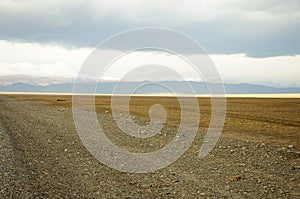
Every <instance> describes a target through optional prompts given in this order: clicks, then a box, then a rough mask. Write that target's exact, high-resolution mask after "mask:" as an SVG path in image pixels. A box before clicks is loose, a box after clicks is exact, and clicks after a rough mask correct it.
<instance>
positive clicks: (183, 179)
mask: <svg viewBox="0 0 300 199" xmlns="http://www.w3.org/2000/svg"><path fill="white" fill-rule="evenodd" d="M98 117H99V118H100V120H101V121H102V123H103V124H105V125H104V128H105V131H106V133H107V136H108V137H110V138H111V140H112V141H113V142H115V143H116V144H118V145H119V146H120V147H123V148H125V149H127V150H129V151H149V150H150V151H151V150H155V149H157V148H159V147H161V146H162V145H163V144H164V143H166V142H168V140H169V139H170V138H171V137H172V135H173V132H174V131H175V130H174V127H172V126H167V127H166V128H164V129H163V131H162V135H161V136H164V137H166V138H165V139H164V142H161V141H155V140H149V142H144V141H143V140H142V139H136V140H130V139H131V138H129V137H128V136H127V137H126V136H124V135H122V133H120V130H119V129H118V128H117V127H116V125H115V123H114V122H113V121H112V116H111V115H110V114H99V115H98ZM250 119H251V118H250ZM136 120H137V122H138V123H143V122H145V121H146V120H145V118H142V117H141V118H136ZM264 122H265V121H264ZM271 122H272V121H271ZM100 123H101V122H100ZM295 124H296V123H294V124H293V126H292V127H287V128H291V129H292V130H293V131H295V132H298V133H299V126H297V125H295ZM274 125H275V124H274ZM280 125H281V124H280ZM282 125H284V126H285V127H286V126H288V125H289V124H286V123H284V124H282ZM205 133H206V129H204V128H200V129H199V132H198V135H197V137H196V139H195V141H194V142H193V144H192V146H191V147H190V149H189V150H188V151H187V152H186V153H185V154H184V155H183V156H182V157H181V158H180V159H178V160H177V161H176V162H175V163H173V164H171V165H170V166H168V167H167V168H164V169H162V170H159V171H156V172H154V173H148V174H130V173H122V172H120V171H116V170H114V169H111V168H109V167H107V166H105V165H103V164H102V163H100V162H99V161H97V160H96V159H95V158H94V157H93V156H92V155H91V154H90V153H89V152H88V151H87V150H86V149H85V147H84V146H83V144H82V143H81V141H80V139H79V137H78V135H77V133H76V130H75V126H74V122H73V118H72V109H71V108H67V107H59V106H49V105H47V104H46V103H43V102H34V101H29V100H24V99H18V98H10V97H7V96H1V95H0V158H1V159H0V162H1V164H0V198H300V153H299V148H298V147H299V145H297V143H296V145H295V144H285V145H284V146H280V145H274V144H272V145H271V144H268V143H264V142H261V141H259V142H258V141H255V140H247V139H242V138H241V136H239V138H236V137H235V136H230V134H226V133H225V134H224V135H222V137H221V139H220V140H219V142H218V143H217V145H216V146H215V148H214V150H213V151H212V152H211V153H210V154H209V155H208V156H206V157H205V158H203V159H200V160H199V159H198V150H199V146H201V143H202V141H203V137H204V135H205ZM153 139H155V138H153ZM129 141H130V142H129ZM298 144H299V143H298Z"/></svg>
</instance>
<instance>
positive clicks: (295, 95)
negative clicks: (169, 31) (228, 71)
mask: <svg viewBox="0 0 300 199" xmlns="http://www.w3.org/2000/svg"><path fill="white" fill-rule="evenodd" d="M0 94H4V95H10V94H11V95H96V96H112V95H114V96H128V94H85V93H76V94H75V93H46V92H45V93H44V92H0ZM131 96H137V97H144V96H146V97H147V96H149V97H151V96H162V97H175V96H183V97H192V96H196V97H227V98H300V93H274V94H225V95H223V94H213V95H210V94H200V95H189V94H173V93H153V94H132V95H131Z"/></svg>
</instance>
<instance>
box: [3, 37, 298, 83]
mask: <svg viewBox="0 0 300 199" xmlns="http://www.w3.org/2000/svg"><path fill="white" fill-rule="evenodd" d="M92 50H93V49H84V48H82V49H66V48H63V47H61V46H54V45H40V44H36V43H11V42H6V41H0V74H1V75H16V74H25V75H42V76H68V77H74V76H76V74H77V73H78V71H79V69H80V67H81V66H82V64H83V62H84V61H85V59H86V58H87V57H88V55H89V53H91V52H92ZM108 53H109V51H108ZM210 57H211V59H212V61H213V62H214V63H215V65H216V67H217V68H218V70H219V73H220V75H221V77H222V78H223V80H224V81H225V82H227V83H252V84H262V85H270V86H279V87H289V86H300V78H299V76H300V68H299V67H300V55H297V56H278V57H270V58H249V57H246V56H245V55H243V54H233V55H211V56H210ZM145 64H161V65H165V66H169V67H171V68H173V69H174V70H176V71H177V72H178V73H180V74H181V75H182V76H184V77H186V78H187V79H189V80H195V78H198V76H196V75H195V73H194V71H193V70H192V68H191V67H190V66H189V65H188V64H187V63H186V62H185V61H183V60H182V59H180V58H178V57H176V56H171V55H166V54H161V53H158V52H134V53H131V54H128V55H126V56H124V57H122V58H121V59H119V60H117V61H116V62H115V63H114V64H113V67H112V68H111V69H110V70H109V71H108V72H107V73H106V77H107V79H118V78H120V77H122V76H123V75H124V74H126V73H127V72H129V71H131V70H132V69H134V68H136V66H140V65H145ZM149 75H151V77H153V76H154V77H155V73H154V75H153V74H140V76H139V77H138V78H135V79H133V80H142V79H143V80H144V79H146V78H147V77H149ZM171 79H172V76H168V75H166V77H165V78H164V79H162V80H171ZM197 80H199V79H197Z"/></svg>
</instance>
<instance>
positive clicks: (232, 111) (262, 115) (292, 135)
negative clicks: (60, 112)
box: [11, 95, 300, 146]
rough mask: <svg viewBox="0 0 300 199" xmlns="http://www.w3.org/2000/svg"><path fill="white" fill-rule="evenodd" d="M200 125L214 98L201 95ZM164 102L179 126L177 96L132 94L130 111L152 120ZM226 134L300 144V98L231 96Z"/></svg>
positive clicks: (100, 104)
mask: <svg viewBox="0 0 300 199" xmlns="http://www.w3.org/2000/svg"><path fill="white" fill-rule="evenodd" d="M11 96H12V97H18V98H23V99H27V100H33V101H40V102H43V103H45V104H48V105H51V106H63V107H72V96H68V95H61V96H51V95H11ZM198 102H199V106H200V113H201V119H200V121H199V124H200V127H202V128H207V127H208V126H209V122H210V108H211V105H210V98H198ZM153 104H161V105H163V106H164V107H165V109H166V110H167V113H168V117H167V124H169V125H172V126H175V127H178V125H179V123H180V106H179V103H178V101H177V98H174V97H158V96H154V97H132V98H131V100H130V113H131V115H132V116H134V115H135V116H142V117H145V120H146V121H147V120H149V116H148V112H149V108H150V107H151V106H152V105H153ZM110 105H111V97H110V96H97V97H96V100H95V107H96V111H97V112H98V113H107V114H109V113H111V107H110ZM223 136H226V137H234V138H238V139H242V140H251V141H256V142H263V143H268V144H272V145H280V146H281V145H282V146H286V145H287V144H294V145H300V99H297V98H296V99H284V98H278V99H270V98H228V99H227V113H226V121H225V125H224V130H223Z"/></svg>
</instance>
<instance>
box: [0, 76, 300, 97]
mask: <svg viewBox="0 0 300 199" xmlns="http://www.w3.org/2000/svg"><path fill="white" fill-rule="evenodd" d="M73 81H74V80H73V79H71V78H61V77H51V78H49V77H31V76H24V75H20V76H0V92H49V93H56V92H57V93H72V92H73V87H74V84H73ZM95 83H96V82H91V81H82V82H80V84H78V85H77V86H78V87H77V88H80V89H79V90H77V92H79V93H94V90H93V89H91V88H93V87H92V85H93V84H95ZM185 83H186V82H182V81H160V82H150V81H138V82H112V81H111V82H109V81H105V82H101V83H100V84H99V85H98V87H97V89H96V92H95V93H97V94H112V93H114V94H129V93H131V88H139V89H137V90H136V92H135V94H157V93H169V92H170V91H169V90H167V89H166V88H176V89H175V90H176V92H177V93H182V94H192V93H191V92H190V91H188V90H187V89H186V86H185V85H186V84H185ZM188 83H189V85H191V87H192V88H193V90H194V92H195V94H209V91H208V89H207V84H206V83H204V82H195V81H189V82H188ZM208 84H210V86H214V87H216V86H218V85H217V84H215V83H208ZM159 85H164V87H161V86H159ZM116 86H118V87H119V88H121V89H119V90H118V91H114V88H115V87H116ZM224 88H225V92H226V93H227V94H275V93H300V88H299V87H289V88H276V87H271V86H263V85H252V84H227V83H225V84H224ZM217 93H218V92H217Z"/></svg>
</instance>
